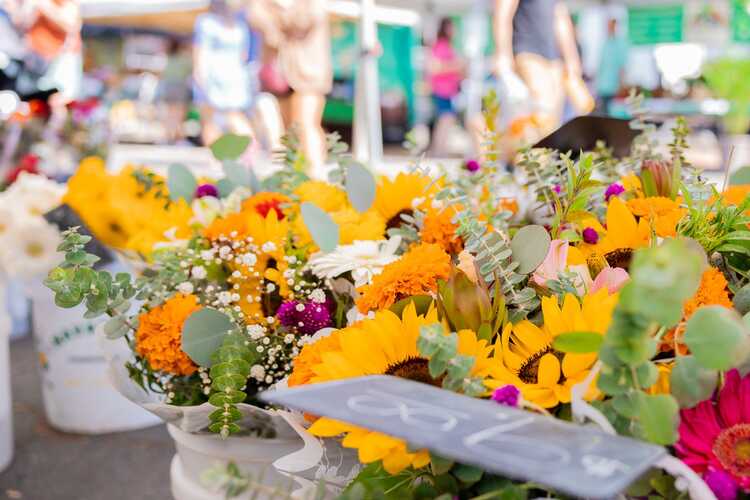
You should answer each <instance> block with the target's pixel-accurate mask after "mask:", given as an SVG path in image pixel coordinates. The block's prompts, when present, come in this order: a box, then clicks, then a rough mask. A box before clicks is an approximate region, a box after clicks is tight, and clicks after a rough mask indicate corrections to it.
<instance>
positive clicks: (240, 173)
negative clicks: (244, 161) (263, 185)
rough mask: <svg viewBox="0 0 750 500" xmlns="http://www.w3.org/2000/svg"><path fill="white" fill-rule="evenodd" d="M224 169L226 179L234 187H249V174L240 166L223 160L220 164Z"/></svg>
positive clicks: (234, 162) (231, 161)
mask: <svg viewBox="0 0 750 500" xmlns="http://www.w3.org/2000/svg"><path fill="white" fill-rule="evenodd" d="M222 167H223V168H224V175H225V176H226V178H227V179H228V180H229V182H231V183H232V184H234V185H235V186H243V187H249V186H250V173H249V172H248V170H247V169H246V168H245V167H244V166H243V165H241V164H239V163H237V162H236V161H233V160H225V161H224V162H223V163H222Z"/></svg>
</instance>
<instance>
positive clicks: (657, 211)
mask: <svg viewBox="0 0 750 500" xmlns="http://www.w3.org/2000/svg"><path fill="white" fill-rule="evenodd" d="M628 208H629V209H630V211H631V212H632V213H633V215H635V216H637V217H641V218H645V219H646V220H647V221H648V222H649V224H653V226H654V229H655V230H656V234H657V235H658V236H661V237H662V238H667V237H672V236H676V234H677V231H676V230H677V223H678V222H680V219H682V218H683V217H684V216H685V214H686V213H687V210H686V209H684V208H681V207H680V204H679V199H678V200H677V201H675V200H670V199H669V198H665V197H663V196H649V197H648V198H633V199H632V200H629V201H628Z"/></svg>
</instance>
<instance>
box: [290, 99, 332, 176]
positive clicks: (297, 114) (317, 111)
mask: <svg viewBox="0 0 750 500" xmlns="http://www.w3.org/2000/svg"><path fill="white" fill-rule="evenodd" d="M324 107H325V97H324V96H322V95H318V94H302V93H299V92H295V93H294V94H292V122H293V123H294V124H297V125H298V127H299V134H300V139H301V142H302V149H303V151H304V153H305V156H306V157H307V159H308V161H309V162H310V171H311V172H319V171H320V169H321V168H322V167H323V165H324V164H325V154H326V150H325V149H326V139H325V132H324V131H323V126H322V121H323V108H324Z"/></svg>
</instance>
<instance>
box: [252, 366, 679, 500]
mask: <svg viewBox="0 0 750 500" xmlns="http://www.w3.org/2000/svg"><path fill="white" fill-rule="evenodd" d="M261 398H262V399H264V400H266V401H269V402H272V403H276V404H281V405H284V406H287V407H290V408H295V409H298V410H301V411H305V412H308V413H312V414H315V415H320V416H326V417H331V418H335V419H337V420H341V421H343V422H348V423H351V424H354V425H358V426H361V427H365V428H368V429H372V430H375V431H379V432H383V433H385V434H389V435H391V436H395V437H399V438H402V439H404V440H406V441H407V442H409V443H410V446H412V447H416V448H428V449H430V450H432V451H434V452H436V453H438V454H440V455H441V456H444V457H447V458H450V459H452V460H455V461H458V462H462V463H465V464H470V465H475V466H478V467H481V468H483V469H485V470H487V471H490V472H493V473H495V474H499V475H502V476H506V477H510V478H514V479H520V480H525V481H533V482H537V483H540V484H543V485H545V486H548V487H550V488H553V489H555V490H557V491H560V492H563V493H567V494H570V495H575V496H579V497H584V498H612V497H614V496H616V495H617V494H618V493H620V492H622V491H623V490H625V489H626V488H627V487H628V485H630V484H631V483H632V482H633V481H635V480H636V479H637V478H638V477H639V476H640V475H641V474H643V473H644V472H645V471H646V470H648V468H649V467H650V466H651V465H652V464H653V463H655V462H656V461H657V460H659V458H661V457H662V456H664V455H665V453H666V451H665V450H664V449H663V448H661V447H659V446H654V445H650V444H647V443H643V442H640V441H636V440H634V439H629V438H625V437H622V436H612V435H608V434H604V433H603V432H601V431H599V430H598V429H597V428H594V427H587V426H579V425H575V424H571V423H567V422H562V421H560V420H556V419H552V418H548V417H544V416H541V415H537V414H534V413H529V412H525V411H522V410H518V409H516V408H509V407H506V406H501V405H498V404H496V403H494V402H492V401H486V400H480V399H475V398H470V397H467V396H463V395H460V394H456V393H453V392H450V391H446V390H443V389H439V388H437V387H432V386H430V385H426V384H420V383H417V382H413V381H410V380H404V379H400V378H397V377H391V376H387V375H374V376H368V377H358V378H353V379H347V380H342V381H337V382H329V383H325V384H313V385H307V386H303V387H295V388H291V389H284V390H278V391H268V392H265V393H263V394H262V395H261Z"/></svg>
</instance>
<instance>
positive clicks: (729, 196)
mask: <svg viewBox="0 0 750 500" xmlns="http://www.w3.org/2000/svg"><path fill="white" fill-rule="evenodd" d="M748 195H750V184H742V185H739V186H729V187H728V188H727V189H726V190H725V191H724V192H723V193H722V196H723V201H724V204H725V205H734V206H739V205H740V204H741V203H742V202H743V201H745V198H747V196H748Z"/></svg>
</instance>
